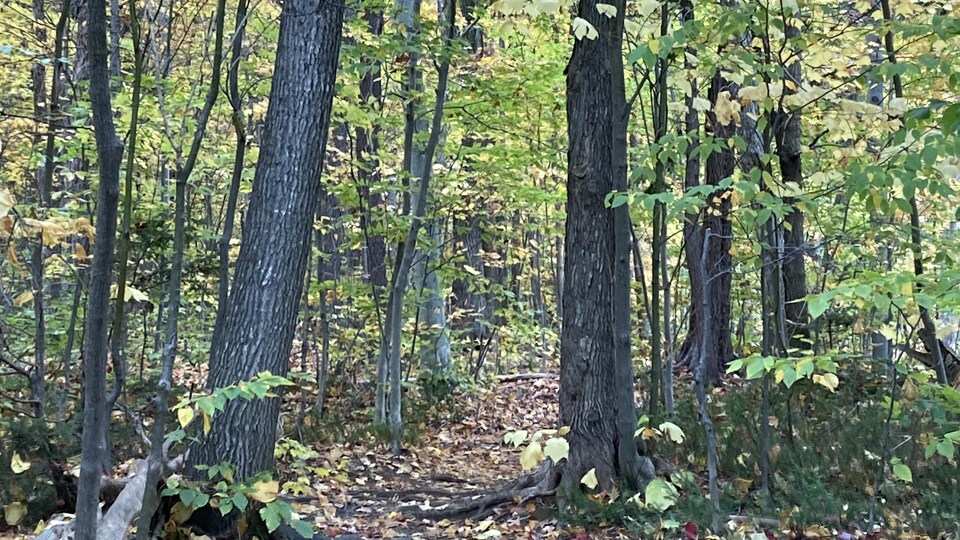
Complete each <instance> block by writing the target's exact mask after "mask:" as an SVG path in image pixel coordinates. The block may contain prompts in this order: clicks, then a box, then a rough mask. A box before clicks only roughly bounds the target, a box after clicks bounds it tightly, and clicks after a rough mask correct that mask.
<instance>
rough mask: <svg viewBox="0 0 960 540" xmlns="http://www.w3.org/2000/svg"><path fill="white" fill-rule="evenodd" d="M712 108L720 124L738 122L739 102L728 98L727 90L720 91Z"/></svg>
mask: <svg viewBox="0 0 960 540" xmlns="http://www.w3.org/2000/svg"><path fill="white" fill-rule="evenodd" d="M713 110H714V111H715V112H716V115H717V122H720V124H721V125H724V126H726V125H729V124H738V123H740V104H739V103H737V102H735V101H733V100H731V99H730V92H729V91H728V90H724V91H723V92H720V94H719V95H718V96H717V103H716V105H714V108H713Z"/></svg>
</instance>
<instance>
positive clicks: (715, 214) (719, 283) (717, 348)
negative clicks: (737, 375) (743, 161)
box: [677, 72, 736, 382]
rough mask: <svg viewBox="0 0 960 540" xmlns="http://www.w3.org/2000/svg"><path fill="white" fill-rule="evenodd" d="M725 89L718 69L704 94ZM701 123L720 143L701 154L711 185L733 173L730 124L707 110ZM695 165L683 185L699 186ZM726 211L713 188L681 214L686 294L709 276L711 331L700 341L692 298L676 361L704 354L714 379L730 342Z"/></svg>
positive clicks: (725, 201) (698, 313)
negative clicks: (706, 235) (695, 208)
mask: <svg viewBox="0 0 960 540" xmlns="http://www.w3.org/2000/svg"><path fill="white" fill-rule="evenodd" d="M730 89H731V88H730V87H729V83H728V82H727V81H726V80H724V79H723V78H722V77H721V76H720V74H719V72H718V73H717V74H716V75H714V77H713V80H712V81H711V83H710V93H709V96H708V97H709V99H710V102H711V103H716V101H717V96H718V95H719V94H720V92H722V91H725V90H730ZM691 115H696V113H695V112H693V111H689V110H688V117H687V131H688V133H689V132H690V130H691V128H692V127H696V124H698V122H697V121H696V120H692V119H691V118H690V116H691ZM706 127H707V130H708V133H710V134H711V135H712V137H713V139H714V140H715V141H720V142H721V144H722V148H720V149H717V150H715V151H713V152H711V153H710V155H709V156H708V157H707V167H706V183H707V184H710V185H717V184H719V183H720V181H721V180H723V179H724V178H729V177H730V176H731V175H732V174H733V169H734V165H735V160H734V155H733V149H732V148H730V147H728V146H727V145H726V141H727V139H729V138H730V137H732V136H733V133H734V130H735V129H736V128H735V126H734V125H733V124H730V125H722V124H720V123H719V122H718V121H717V120H716V117H715V116H714V115H713V114H712V113H708V114H707V126H706ZM690 146H691V147H692V146H693V145H692V144H691V145H690ZM696 165H697V169H693V166H694V163H691V162H690V161H689V158H688V162H687V170H686V174H685V177H684V184H685V187H686V188H688V189H689V188H690V187H694V186H696V185H699V181H698V179H697V176H698V175H699V164H698V163H696ZM729 213H730V199H729V198H728V197H724V196H723V190H720V189H719V188H718V190H717V191H715V192H714V193H712V194H711V195H708V196H707V199H706V203H705V204H704V207H703V208H702V209H701V211H700V213H699V214H697V215H687V216H686V221H685V223H684V237H685V238H684V249H685V252H686V255H687V270H688V274H689V276H690V298H692V299H698V298H700V297H701V295H702V293H701V291H702V290H703V286H704V282H705V280H710V302H709V303H708V304H707V305H709V306H710V313H709V314H707V315H709V320H710V321H711V323H710V326H709V328H707V330H708V331H709V332H710V333H711V336H709V337H708V339H706V340H704V339H703V337H702V336H701V335H700V334H701V332H703V329H704V327H703V325H702V323H701V320H702V318H703V317H704V315H705V314H704V313H703V307H702V306H703V304H702V303H700V302H697V301H694V302H692V303H691V306H690V321H689V323H688V325H687V336H686V339H685V340H684V342H683V345H682V346H681V347H680V352H679V353H678V356H677V358H678V363H680V364H685V365H695V362H696V361H697V359H698V358H704V362H705V364H704V371H705V376H706V380H707V381H709V382H716V381H718V380H719V379H720V374H721V373H723V368H724V366H725V365H726V363H727V362H728V361H729V360H730V359H731V358H733V344H732V343H731V340H730V284H731V274H730V271H731V268H732V265H733V262H732V259H731V257H730V243H731V235H732V227H731V225H730V218H729ZM706 229H711V230H712V231H713V239H712V240H711V241H710V242H709V243H708V247H709V249H710V253H708V254H707V260H708V261H709V264H707V266H706V270H707V273H706V275H703V274H702V273H701V271H700V269H699V267H698V262H699V261H700V259H701V256H702V251H703V248H702V246H703V245H704V242H703V231H704V230H706ZM702 343H706V346H707V347H708V350H707V351H700V350H699V349H700V347H701V346H702Z"/></svg>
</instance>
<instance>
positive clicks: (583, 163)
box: [560, 0, 652, 495]
mask: <svg viewBox="0 0 960 540" xmlns="http://www.w3.org/2000/svg"><path fill="white" fill-rule="evenodd" d="M612 5H613V8H614V10H615V12H616V13H614V14H611V16H608V15H607V14H604V13H601V12H600V11H599V10H598V7H600V6H599V3H598V2H597V1H596V0H581V2H580V4H579V8H578V15H579V17H580V18H581V19H583V21H586V22H587V23H589V24H590V25H592V27H593V28H594V29H595V31H596V35H587V36H585V37H586V38H587V39H579V40H577V41H576V43H575V44H574V47H573V53H572V55H571V57H570V63H569V64H568V65H567V132H568V136H569V138H570V143H569V150H568V152H567V219H566V240H565V244H564V245H565V251H566V259H565V264H564V275H565V283H564V290H563V298H564V301H563V306H562V313H563V325H562V330H561V334H560V421H561V423H562V424H563V425H565V426H569V427H570V432H569V433H568V435H567V440H568V442H569V444H570V455H569V457H568V461H567V464H566V468H565V469H564V476H563V484H562V490H563V493H566V494H568V495H569V494H570V493H571V492H572V491H573V490H576V489H579V483H580V479H581V477H582V476H583V475H584V474H585V473H587V472H588V471H590V470H591V469H595V471H596V476H597V479H598V481H599V482H600V485H601V487H602V488H603V489H609V488H611V487H612V486H613V484H614V482H615V481H616V480H617V479H620V480H622V481H624V482H625V483H626V484H627V485H629V486H630V487H631V488H633V489H639V488H641V487H642V486H643V485H645V481H646V480H648V479H649V476H648V475H649V474H650V473H652V471H651V470H649V469H646V468H644V467H643V465H644V464H645V463H648V462H643V461H641V457H640V456H639V455H638V452H637V447H636V443H635V441H634V435H633V434H634V430H635V429H636V423H637V418H636V412H635V410H634V403H633V375H632V367H631V365H630V357H629V349H630V335H629V334H630V332H629V316H630V315H629V314H630V311H629V287H627V288H626V289H625V288H624V285H625V283H624V281H623V280H624V279H626V278H627V277H628V276H629V272H630V268H629V249H630V248H629V246H630V244H629V224H628V223H627V221H626V219H627V218H626V210H627V209H626V206H625V205H620V206H619V207H618V208H616V209H615V210H613V211H611V209H610V208H609V207H608V205H607V204H606V199H607V196H608V195H609V194H610V193H611V192H612V191H614V190H615V189H619V190H625V189H626V174H627V169H626V141H627V138H626V134H627V106H626V95H625V90H624V79H623V52H622V39H623V20H624V13H623V12H624V6H625V3H624V2H622V1H616V2H614V3H613V4H612ZM624 265H625V266H626V268H624ZM624 317H627V318H626V319H624ZM624 324H626V328H625V327H624ZM624 330H626V332H624ZM624 352H626V357H624V356H623V354H624Z"/></svg>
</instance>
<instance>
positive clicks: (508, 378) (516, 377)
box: [497, 373, 560, 383]
mask: <svg viewBox="0 0 960 540" xmlns="http://www.w3.org/2000/svg"><path fill="white" fill-rule="evenodd" d="M559 377H560V375H559V374H558V373H508V374H506V375H497V382H502V383H504V382H514V381H524V380H529V379H556V378H559Z"/></svg>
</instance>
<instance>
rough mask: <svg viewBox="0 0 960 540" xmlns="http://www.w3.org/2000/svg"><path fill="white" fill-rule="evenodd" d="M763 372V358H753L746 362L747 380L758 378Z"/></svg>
mask: <svg viewBox="0 0 960 540" xmlns="http://www.w3.org/2000/svg"><path fill="white" fill-rule="evenodd" d="M763 373H764V368H763V358H759V357H757V358H754V359H753V361H752V362H750V363H749V364H747V380H748V381H752V380H754V379H759V378H760V377H761V376H762V375H763Z"/></svg>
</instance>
